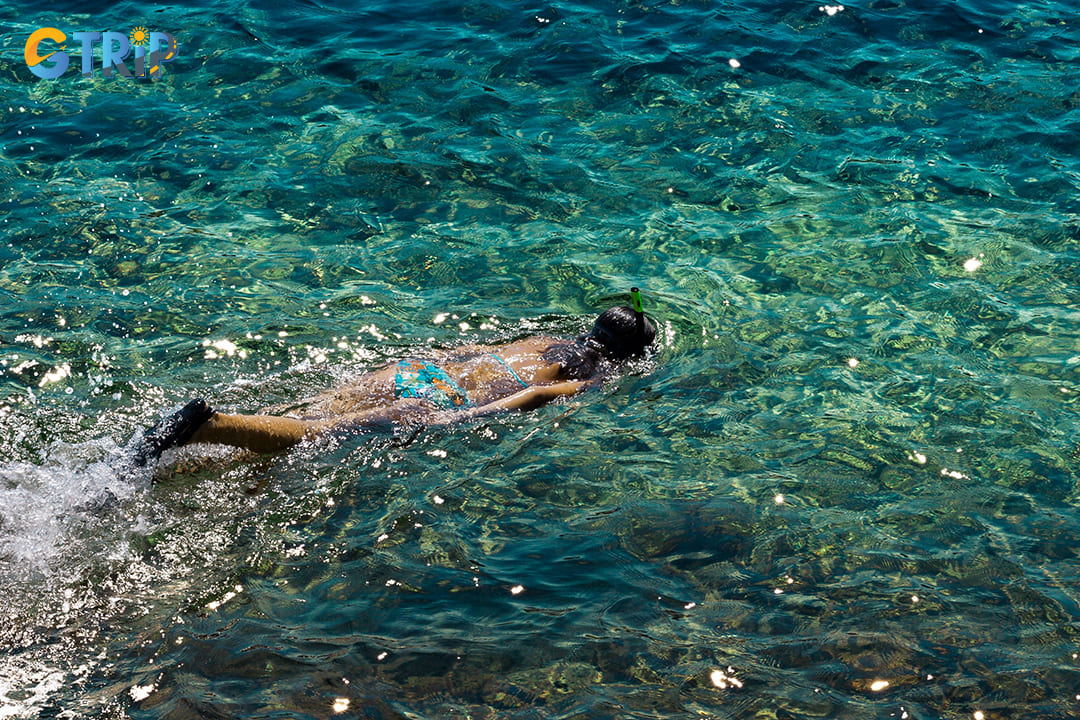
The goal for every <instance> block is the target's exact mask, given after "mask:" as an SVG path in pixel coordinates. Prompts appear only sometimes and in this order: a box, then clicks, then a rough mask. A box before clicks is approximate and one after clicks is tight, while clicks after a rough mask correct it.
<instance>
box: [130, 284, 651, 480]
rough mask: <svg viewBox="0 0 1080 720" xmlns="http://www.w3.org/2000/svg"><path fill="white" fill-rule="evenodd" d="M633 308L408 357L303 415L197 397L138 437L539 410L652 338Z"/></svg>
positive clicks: (293, 438) (305, 432)
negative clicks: (548, 331) (237, 408)
mask: <svg viewBox="0 0 1080 720" xmlns="http://www.w3.org/2000/svg"><path fill="white" fill-rule="evenodd" d="M631 296H632V297H633V301H634V307H633V308H630V307H626V306H625V305H623V306H617V307H612V308H610V309H608V310H606V311H604V312H603V313H602V314H601V315H600V316H599V317H598V318H597V319H596V322H595V323H594V324H593V327H592V330H591V331H590V332H589V333H588V334H587V335H584V336H582V337H579V338H577V339H574V340H567V339H563V338H555V337H547V336H539V335H535V336H531V337H527V338H524V339H522V340H517V341H515V342H512V343H507V344H504V345H490V346H484V345H469V346H464V347H460V348H455V349H453V350H448V351H443V352H441V353H439V354H437V355H435V356H434V357H431V358H407V359H404V360H401V361H399V362H397V363H392V364H390V365H387V366H384V367H382V368H380V369H378V370H375V371H373V372H371V373H368V374H366V375H364V376H362V377H361V378H359V379H358V380H357V381H356V382H354V383H352V384H350V385H347V386H344V387H340V388H334V389H332V390H329V391H327V392H324V393H322V394H320V395H317V396H315V397H313V398H310V399H308V400H306V401H304V402H303V403H301V407H302V408H303V415H300V416H298V417H297V416H292V415H274V414H265V415H226V414H225V413H220V412H216V411H215V410H213V409H212V408H211V407H210V405H209V404H207V402H206V401H205V400H202V399H197V400H192V401H191V402H189V403H188V404H187V405H185V406H184V407H183V408H181V409H180V410H178V411H176V412H175V413H173V414H171V415H169V416H167V417H165V418H163V419H162V420H161V421H160V422H158V423H157V424H156V425H154V426H153V427H152V428H150V429H149V430H147V431H146V432H145V433H143V435H142V436H141V437H140V438H139V439H138V441H137V442H136V443H135V445H134V449H133V452H132V460H133V461H134V462H135V464H136V465H139V466H143V465H146V464H147V463H149V462H151V461H154V460H157V458H158V457H160V455H161V453H163V452H164V451H165V450H168V449H169V448H172V447H177V446H181V445H188V444H196V443H214V444H222V445H232V446H235V447H239V448H243V449H246V450H251V451H254V452H260V453H264V452H274V451H277V450H283V449H285V448H287V447H290V446H292V445H295V444H296V443H299V442H300V441H302V440H306V439H310V438H315V437H318V436H319V435H322V434H324V433H327V432H335V431H347V430H349V429H356V428H362V427H372V426H385V425H387V424H394V423H400V424H406V425H418V426H419V425H443V424H448V423H451V422H457V421H461V420H467V419H469V418H474V417H478V416H481V415H487V414H490V413H495V412H501V411H505V410H531V409H533V408H536V407H539V406H540V405H543V404H544V403H547V402H550V401H552V400H555V399H556V398H559V397H564V396H570V395H574V394H575V393H577V392H580V391H581V390H583V389H585V388H588V387H593V386H595V385H598V384H599V383H600V382H602V381H603V379H604V378H605V377H607V376H608V375H610V374H611V373H612V372H613V371H614V370H615V369H616V368H617V366H618V363H619V362H620V361H622V360H625V359H627V358H630V357H633V356H635V355H640V354H641V353H643V352H644V351H645V350H646V349H647V348H648V347H649V346H651V345H652V343H653V340H654V338H655V337H656V328H655V327H654V326H653V324H652V322H651V321H650V320H649V319H648V318H647V317H645V314H644V313H643V312H642V311H641V298H640V294H639V293H638V290H637V288H633V289H632V290H631Z"/></svg>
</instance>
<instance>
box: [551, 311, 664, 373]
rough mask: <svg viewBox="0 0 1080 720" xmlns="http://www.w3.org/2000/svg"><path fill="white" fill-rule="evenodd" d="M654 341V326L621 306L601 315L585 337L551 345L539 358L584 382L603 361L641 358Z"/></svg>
mask: <svg viewBox="0 0 1080 720" xmlns="http://www.w3.org/2000/svg"><path fill="white" fill-rule="evenodd" d="M655 339H656V326H654V325H653V324H652V322H651V321H650V320H649V318H647V317H645V315H644V314H642V313H638V312H635V311H634V310H633V308H629V307H626V306H625V305H620V306H617V307H612V308H608V309H607V310H605V311H604V312H602V313H601V314H600V317H598V318H596V322H595V323H593V327H592V330H590V331H589V334H588V335H583V336H581V337H580V338H578V339H577V340H576V341H566V342H561V343H557V344H555V345H552V346H551V347H549V348H548V349H547V350H545V351H544V353H543V355H541V357H542V358H543V359H544V360H546V361H548V362H552V363H558V364H559V366H560V367H561V368H562V375H563V376H564V377H566V378H568V379H570V380H586V379H588V378H591V377H593V376H595V375H596V373H597V371H598V370H600V369H602V366H603V365H604V364H605V361H607V362H609V363H610V362H611V361H619V360H625V359H626V358H629V357H633V356H634V355H640V354H641V353H642V352H644V351H645V349H646V348H648V347H649V346H650V345H652V343H653V340H655Z"/></svg>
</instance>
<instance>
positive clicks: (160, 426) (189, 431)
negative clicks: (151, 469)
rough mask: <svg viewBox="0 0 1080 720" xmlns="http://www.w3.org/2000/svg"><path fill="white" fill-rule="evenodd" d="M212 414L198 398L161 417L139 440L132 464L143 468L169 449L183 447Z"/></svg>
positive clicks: (207, 406) (212, 411)
mask: <svg viewBox="0 0 1080 720" xmlns="http://www.w3.org/2000/svg"><path fill="white" fill-rule="evenodd" d="M213 414H214V410H213V408H211V407H210V405H209V404H208V403H207V402H206V401H205V400H203V399H202V398H198V399H196V400H192V401H191V402H189V403H188V404H187V405H185V406H184V407H182V408H180V409H179V410H177V411H176V412H174V413H172V414H171V415H167V416H165V417H163V418H162V419H161V420H159V421H158V422H157V424H156V425H154V426H153V427H152V428H150V429H149V430H147V431H146V432H144V433H143V434H142V437H141V438H139V441H138V442H137V443H136V444H135V449H134V450H133V451H132V455H131V460H132V462H134V463H135V464H136V465H138V466H139V467H143V466H144V465H146V464H147V463H148V462H150V461H152V460H157V459H158V458H159V457H161V453H163V452H165V451H166V450H168V449H169V448H171V447H176V446H177V445H183V444H184V443H186V442H187V441H188V440H190V439H191V436H192V435H194V434H195V431H196V430H198V429H199V428H200V427H202V424H203V423H205V422H206V421H207V420H209V419H210V418H211V416H213Z"/></svg>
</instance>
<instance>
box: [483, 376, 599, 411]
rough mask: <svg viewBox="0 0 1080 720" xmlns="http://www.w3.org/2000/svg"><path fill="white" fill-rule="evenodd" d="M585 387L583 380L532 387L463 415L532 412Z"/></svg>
mask: <svg viewBox="0 0 1080 720" xmlns="http://www.w3.org/2000/svg"><path fill="white" fill-rule="evenodd" d="M585 385H586V383H585V381H583V380H567V381H565V382H557V383H553V384H551V385H534V386H533V387H529V388H525V389H524V390H522V391H520V392H516V393H514V394H513V395H510V396H508V397H504V398H500V399H499V400H496V401H494V402H489V403H488V404H487V405H481V406H480V407H475V408H471V409H469V410H466V411H464V413H463V414H464V415H465V416H466V417H478V416H480V415H490V414H491V413H494V412H500V411H503V410H533V409H534V408H538V407H540V406H541V405H544V404H545V403H549V402H551V401H552V400H555V399H556V398H560V397H562V396H564V395H574V394H575V393H577V392H578V391H580V390H581V389H582V388H584V387H585Z"/></svg>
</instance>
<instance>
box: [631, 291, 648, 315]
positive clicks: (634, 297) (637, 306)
mask: <svg viewBox="0 0 1080 720" xmlns="http://www.w3.org/2000/svg"><path fill="white" fill-rule="evenodd" d="M630 301H631V302H632V303H633V304H634V312H636V313H639V314H640V313H643V312H645V311H644V310H642V309H641V291H640V290H638V289H637V288H636V287H632V288H630Z"/></svg>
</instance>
